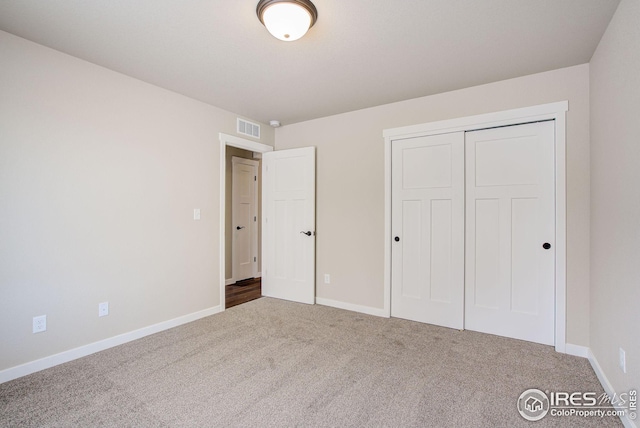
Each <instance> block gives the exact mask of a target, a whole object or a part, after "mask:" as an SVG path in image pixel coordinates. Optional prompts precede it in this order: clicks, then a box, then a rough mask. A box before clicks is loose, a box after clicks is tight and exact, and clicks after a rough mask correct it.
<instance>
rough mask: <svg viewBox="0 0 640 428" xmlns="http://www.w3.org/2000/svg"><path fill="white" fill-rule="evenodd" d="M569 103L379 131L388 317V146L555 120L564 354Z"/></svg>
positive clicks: (559, 325)
mask: <svg viewBox="0 0 640 428" xmlns="http://www.w3.org/2000/svg"><path fill="white" fill-rule="evenodd" d="M568 110H569V103H568V101H560V102H556V103H550V104H542V105H538V106H531V107H524V108H518V109H513V110H506V111H502V112H494V113H487V114H481V115H476V116H468V117H461V118H456V119H449V120H442V121H438V122H429V123H423V124H420V125H412V126H404V127H401V128H393V129H385V130H384V131H383V132H382V135H383V137H384V141H385V142H384V144H385V149H384V152H385V168H384V170H385V185H384V189H385V198H384V204H385V206H384V213H385V227H384V234H385V235H384V305H383V308H384V311H385V316H387V317H390V316H391V144H392V142H393V141H394V140H402V139H406V138H413V137H418V136H426V135H437V134H445V133H450V132H460V131H472V130H477V129H483V128H490V127H495V126H505V125H517V124H520V123H527V122H535V121H538V120H550V119H553V120H555V138H556V141H555V143H556V159H555V162H556V165H555V172H556V201H555V202H556V239H555V243H556V278H555V280H556V295H555V299H556V310H555V349H556V351H557V352H561V353H564V352H566V344H565V341H566V312H567V307H566V293H567V282H566V270H567V263H566V251H567V250H566V235H567V234H566V230H567V225H566V211H567V206H566V159H565V158H566V112H567V111H568Z"/></svg>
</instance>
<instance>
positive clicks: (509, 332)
mask: <svg viewBox="0 0 640 428" xmlns="http://www.w3.org/2000/svg"><path fill="white" fill-rule="evenodd" d="M554 145H555V144H554V123H553V122H542V123H534V124H527V125H518V126H508V127H503V128H496V129H489V130H482V131H474V132H468V133H467V134H466V149H465V150H466V279H465V328H466V329H469V330H475V331H481V332H485V333H492V334H497V335H500V336H506V337H512V338H516V339H523V340H528V341H532V342H538V343H543V344H547V345H553V343H554V308H555V302H554V287H555V283H554V269H555V267H554V259H555V254H554V253H555V242H554V236H555V202H554V201H555V197H554ZM547 247H548V249H547Z"/></svg>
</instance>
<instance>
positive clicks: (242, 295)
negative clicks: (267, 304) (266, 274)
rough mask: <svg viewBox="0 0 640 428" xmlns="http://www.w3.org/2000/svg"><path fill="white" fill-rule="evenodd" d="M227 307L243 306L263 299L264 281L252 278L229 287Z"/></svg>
mask: <svg viewBox="0 0 640 428" xmlns="http://www.w3.org/2000/svg"><path fill="white" fill-rule="evenodd" d="M225 290H226V291H225V307H226V308H227V309H228V308H231V307H233V306H237V305H241V304H243V303H246V302H249V301H251V300H255V299H259V298H260V297H262V279H261V278H250V279H245V280H243V281H238V282H236V283H235V284H231V285H227V286H226V289H225Z"/></svg>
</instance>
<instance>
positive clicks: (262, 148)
mask: <svg viewBox="0 0 640 428" xmlns="http://www.w3.org/2000/svg"><path fill="white" fill-rule="evenodd" d="M218 138H219V140H220V248H219V251H220V266H219V270H220V272H219V281H218V283H219V286H220V311H221V312H222V311H224V310H225V286H226V278H225V276H226V275H225V272H224V271H225V265H226V254H225V243H226V227H225V224H226V223H225V216H226V210H225V208H226V199H225V193H226V189H227V188H226V180H227V175H226V174H227V146H232V147H237V148H240V149H245V150H249V151H252V152H255V153H266V152H272V151H273V150H274V148H273V147H272V146H269V145H266V144H263V143H258V142H257V141H251V140H247V139H245V138H240V137H236V136H235V135H228V134H224V133H222V132H221V133H220V134H219V135H218ZM262 245H263V246H264V242H263V243H262ZM260 258H262V255H260Z"/></svg>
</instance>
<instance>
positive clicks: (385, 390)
mask: <svg viewBox="0 0 640 428" xmlns="http://www.w3.org/2000/svg"><path fill="white" fill-rule="evenodd" d="M529 388H538V389H541V390H542V391H545V390H548V391H567V392H575V391H580V392H587V391H593V392H598V393H602V392H603V390H602V387H601V386H600V384H599V382H598V380H597V378H596V376H595V374H594V372H593V370H592V369H591V366H590V365H589V362H588V361H587V360H586V359H583V358H578V357H572V356H568V355H563V354H558V353H556V352H555V351H554V350H553V348H551V347H549V346H543V345H538V344H534V343H529V342H523V341H519V340H513V339H507V338H502V337H497V336H492V335H487V334H482V333H476V332H471V331H457V330H451V329H447V328H442V327H436V326H432V325H427V324H421V323H415V322H411V321H405V320H400V319H394V318H392V319H384V318H378V317H374V316H368V315H363V314H359V313H355V312H349V311H344V310H340V309H334V308H329V307H324V306H319V305H314V306H309V305H302V304H297V303H291V302H286V301H281V300H276V299H269V298H261V299H258V300H254V301H252V302H249V303H246V304H243V305H240V306H236V307H234V308H231V309H228V310H226V311H224V312H223V313H220V314H217V315H213V316H210V317H207V318H203V319H201V320H198V321H195V322H192V323H189V324H185V325H183V326H180V327H177V328H174V329H171V330H167V331H164V332H161V333H157V334H154V335H152V336H147V337H145V338H142V339H139V340H136V341H134V342H130V343H127V344H124V345H121V346H118V347H115V348H111V349H108V350H105V351H102V352H99V353H96V354H93V355H90V356H87V357H84V358H81V359H78V360H75V361H72V362H69V363H66V364H62V365H59V366H56V367H53V368H51V369H47V370H44V371H41V372H38V373H34V374H31V375H29V376H25V377H22V378H19V379H16V380H13V381H10V382H6V383H4V384H1V385H0V426H3V427H25V426H26V427H35V426H37V427H93V426H118V427H119V426H122V427H293V426H296V427H316V426H317V427H382V426H385V427H431V426H434V427H519V426H523V427H524V426H529V427H551V426H558V427H590V426H622V424H621V423H620V420H619V419H617V418H615V417H604V418H581V417H577V416H572V417H558V416H556V417H553V416H551V415H547V416H546V417H545V418H544V419H542V420H540V421H538V422H528V421H525V420H524V419H523V418H522V417H521V416H520V414H519V413H518V411H517V409H516V402H517V399H518V396H519V395H520V394H521V393H522V392H523V391H524V390H526V389H529Z"/></svg>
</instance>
